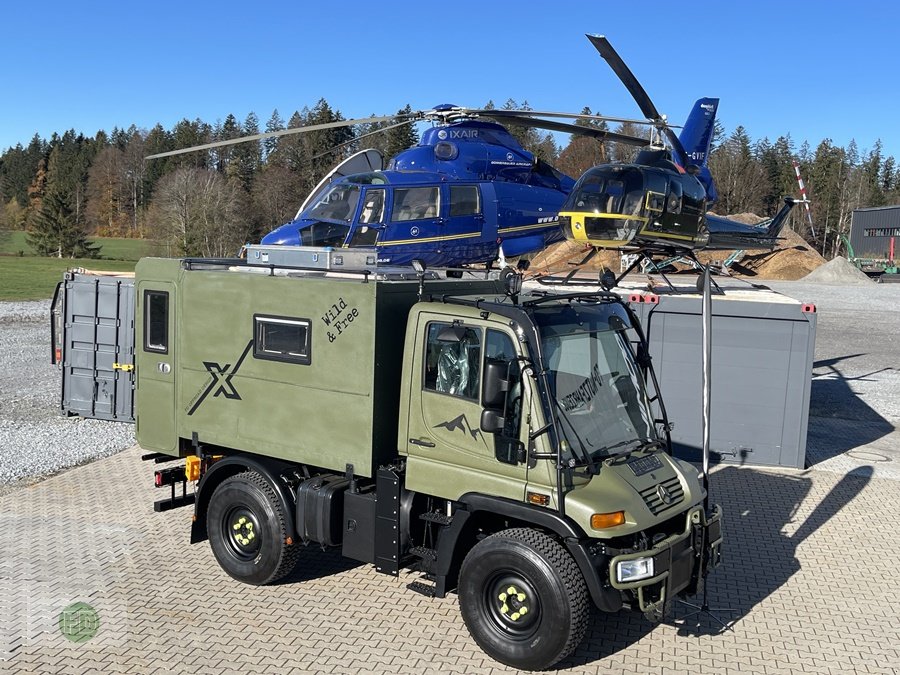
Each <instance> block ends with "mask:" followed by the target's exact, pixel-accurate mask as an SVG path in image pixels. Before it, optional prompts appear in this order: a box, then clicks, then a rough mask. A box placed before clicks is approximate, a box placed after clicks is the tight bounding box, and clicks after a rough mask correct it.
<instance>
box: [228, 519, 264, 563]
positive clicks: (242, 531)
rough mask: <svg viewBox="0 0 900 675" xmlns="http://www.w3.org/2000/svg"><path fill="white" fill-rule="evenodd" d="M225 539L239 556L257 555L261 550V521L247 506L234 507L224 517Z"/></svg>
mask: <svg viewBox="0 0 900 675" xmlns="http://www.w3.org/2000/svg"><path fill="white" fill-rule="evenodd" d="M223 525H224V529H225V531H226V536H225V540H226V541H227V542H228V544H229V546H230V548H231V550H232V552H233V553H234V554H235V555H236V556H237V557H239V558H243V559H250V558H254V557H256V554H257V553H258V551H259V534H258V532H259V523H258V522H257V520H256V517H255V516H254V515H253V513H252V512H250V511H249V510H248V509H245V508H237V509H233V510H232V511H231V512H230V513H229V514H228V516H227V517H226V518H225V519H224V523H223Z"/></svg>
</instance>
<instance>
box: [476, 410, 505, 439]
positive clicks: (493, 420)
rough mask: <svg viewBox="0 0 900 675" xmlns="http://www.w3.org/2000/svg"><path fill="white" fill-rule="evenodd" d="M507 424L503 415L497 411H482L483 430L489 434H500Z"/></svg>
mask: <svg viewBox="0 0 900 675" xmlns="http://www.w3.org/2000/svg"><path fill="white" fill-rule="evenodd" d="M505 423H506V420H505V419H504V417H503V415H502V414H500V412H498V411H497V410H491V409H489V408H485V409H484V410H482V411H481V430H482V431H483V432H485V433H487V434H498V433H500V432H501V431H503V425H504V424H505Z"/></svg>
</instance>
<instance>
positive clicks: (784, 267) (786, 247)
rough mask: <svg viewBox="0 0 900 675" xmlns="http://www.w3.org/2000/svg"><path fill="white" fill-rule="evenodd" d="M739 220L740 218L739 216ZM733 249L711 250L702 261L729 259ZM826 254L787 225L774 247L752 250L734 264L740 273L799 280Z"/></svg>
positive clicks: (735, 270) (741, 274)
mask: <svg viewBox="0 0 900 675" xmlns="http://www.w3.org/2000/svg"><path fill="white" fill-rule="evenodd" d="M735 220H737V218H735ZM732 253H733V251H709V252H704V253H701V254H700V255H699V256H698V257H699V258H700V261H701V262H704V263H705V262H707V261H708V260H709V259H713V260H720V261H721V260H725V259H726V258H728V256H729V255H731V254H732ZM824 264H825V258H823V257H822V256H821V255H819V254H818V252H816V250H815V249H813V248H812V247H811V246H810V245H809V244H807V243H806V241H805V240H804V239H803V237H801V236H800V235H799V234H797V233H796V232H794V231H793V230H789V229H785V230H783V231H782V233H781V237H779V241H778V248H776V249H775V250H774V251H765V250H762V251H760V250H757V251H752V250H748V251H747V252H746V253H745V254H744V257H743V258H741V259H740V260H738V261H737V262H736V263H734V264H733V265H732V266H731V271H732V274H733V275H734V276H736V277H747V278H755V279H777V280H781V281H796V280H797V279H802V278H803V277H805V276H806V275H807V274H809V273H810V272H812V271H813V270H814V269H816V268H817V267H819V266H820V265H824Z"/></svg>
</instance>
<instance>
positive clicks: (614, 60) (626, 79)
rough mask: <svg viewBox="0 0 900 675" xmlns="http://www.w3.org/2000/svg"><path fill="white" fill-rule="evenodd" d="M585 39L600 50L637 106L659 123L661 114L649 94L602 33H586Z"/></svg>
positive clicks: (649, 117)
mask: <svg viewBox="0 0 900 675" xmlns="http://www.w3.org/2000/svg"><path fill="white" fill-rule="evenodd" d="M587 39H588V40H590V41H591V44H592V45H594V48H595V49H596V50H597V51H598V52H600V56H602V57H603V58H604V59H606V62H607V63H608V64H609V67H610V68H612V69H613V72H614V73H615V74H616V75H617V76H618V78H619V79H620V80H621V81H622V84H624V85H625V88H626V89H627V90H628V92H629V93H630V94H631V96H632V97H633V98H634V100H635V102H636V103H637V104H638V108H640V109H641V112H642V113H644V115H646V116H647V118H648V119H651V120H653V121H654V122H655V123H657V124H658V123H659V122H661V121H662V115H660V114H659V111H658V110H657V109H656V106H655V105H653V101H651V100H650V96H648V95H647V92H646V91H644V88H643V87H642V86H641V83H640V82H638V79H637V78H636V77H635V76H634V73H632V72H631V69H630V68H629V67H628V66H627V65H626V64H625V61H623V60H622V57H621V56H619V53H618V52H617V51H616V50H615V49H613V46H612V45H611V44H610V43H609V40H607V39H606V37H605V36H603V35H590V34H588V35H587Z"/></svg>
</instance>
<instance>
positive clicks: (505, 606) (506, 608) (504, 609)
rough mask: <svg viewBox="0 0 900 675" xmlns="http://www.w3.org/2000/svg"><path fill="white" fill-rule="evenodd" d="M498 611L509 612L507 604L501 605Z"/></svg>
mask: <svg viewBox="0 0 900 675" xmlns="http://www.w3.org/2000/svg"><path fill="white" fill-rule="evenodd" d="M500 611H501V612H503V613H504V614H506V613H507V612H509V606H508V605H505V604H504V605H503V607H501V608H500Z"/></svg>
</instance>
